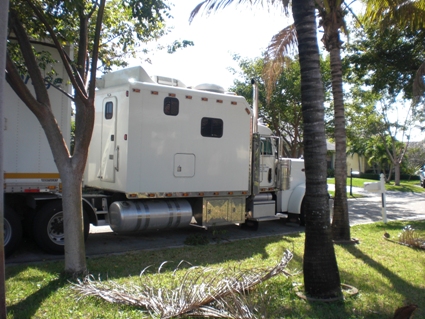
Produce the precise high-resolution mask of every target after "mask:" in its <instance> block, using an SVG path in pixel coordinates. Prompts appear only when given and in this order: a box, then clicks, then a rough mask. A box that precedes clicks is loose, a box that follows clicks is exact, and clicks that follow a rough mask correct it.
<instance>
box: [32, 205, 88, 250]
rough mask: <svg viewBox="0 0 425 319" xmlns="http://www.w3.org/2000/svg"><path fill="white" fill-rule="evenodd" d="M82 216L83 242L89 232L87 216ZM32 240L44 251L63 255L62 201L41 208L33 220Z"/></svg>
mask: <svg viewBox="0 0 425 319" xmlns="http://www.w3.org/2000/svg"><path fill="white" fill-rule="evenodd" d="M83 214H84V240H86V239H87V237H88V235H89V230H90V223H89V219H88V216H87V214H86V213H85V212H83ZM33 232H34V239H35V241H36V243H37V244H38V246H40V248H41V249H43V250H44V251H46V252H48V253H50V254H54V255H61V254H63V253H64V244H65V237H64V228H63V210H62V201H60V200H56V201H52V202H49V203H47V204H46V205H44V206H42V207H41V209H40V210H39V211H38V212H37V215H36V217H35V219H34V229H33Z"/></svg>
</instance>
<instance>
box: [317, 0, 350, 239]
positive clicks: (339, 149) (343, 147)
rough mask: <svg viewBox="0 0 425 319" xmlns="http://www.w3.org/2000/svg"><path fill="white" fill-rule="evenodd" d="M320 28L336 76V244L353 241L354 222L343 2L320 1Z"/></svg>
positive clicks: (334, 81)
mask: <svg viewBox="0 0 425 319" xmlns="http://www.w3.org/2000/svg"><path fill="white" fill-rule="evenodd" d="M319 4H320V5H319V6H318V8H319V16H320V18H321V21H320V24H321V25H322V26H323V30H324V35H323V38H322V42H323V43H324V45H325V48H326V50H327V51H328V52H329V55H330V61H331V72H332V95H333V102H334V103H333V104H334V121H335V133H334V137H335V199H334V215H333V218H332V237H333V239H334V240H336V241H338V240H343V241H346V240H350V239H351V237H350V221H349V218H348V203H347V153H346V152H347V138H346V137H347V133H346V130H345V109H344V97H343V91H342V63H341V43H342V42H341V40H340V34H339V29H341V28H342V29H345V26H344V13H343V10H342V8H341V4H342V1H341V0H324V1H319Z"/></svg>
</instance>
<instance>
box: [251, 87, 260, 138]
mask: <svg viewBox="0 0 425 319" xmlns="http://www.w3.org/2000/svg"><path fill="white" fill-rule="evenodd" d="M251 84H252V89H253V96H252V108H253V113H254V114H253V117H252V130H253V133H258V85H257V83H255V80H254V79H252V80H251Z"/></svg>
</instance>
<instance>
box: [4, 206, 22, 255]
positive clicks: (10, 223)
mask: <svg viewBox="0 0 425 319" xmlns="http://www.w3.org/2000/svg"><path fill="white" fill-rule="evenodd" d="M3 222H4V255H5V256H6V257H8V256H10V255H11V254H12V253H13V252H14V251H15V250H16V249H17V248H18V246H19V244H20V242H21V239H22V223H21V220H20V219H19V217H18V216H17V215H16V213H15V212H14V211H13V210H12V209H11V208H8V207H7V206H6V207H5V210H4V221H3Z"/></svg>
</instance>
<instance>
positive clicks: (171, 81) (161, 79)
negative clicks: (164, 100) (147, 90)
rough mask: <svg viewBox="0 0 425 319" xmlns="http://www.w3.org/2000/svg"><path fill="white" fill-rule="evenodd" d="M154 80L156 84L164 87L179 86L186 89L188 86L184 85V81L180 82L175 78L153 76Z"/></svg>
mask: <svg viewBox="0 0 425 319" xmlns="http://www.w3.org/2000/svg"><path fill="white" fill-rule="evenodd" d="M152 79H153V80H154V81H155V82H156V83H158V84H162V85H168V86H177V87H183V88H185V87H186V85H184V83H183V82H182V81H179V80H177V79H174V78H169V77H166V76H160V75H154V76H152Z"/></svg>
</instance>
